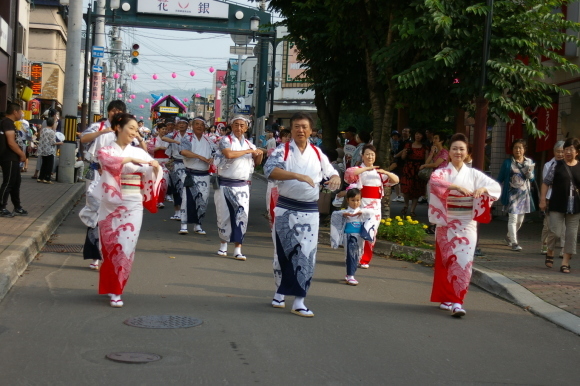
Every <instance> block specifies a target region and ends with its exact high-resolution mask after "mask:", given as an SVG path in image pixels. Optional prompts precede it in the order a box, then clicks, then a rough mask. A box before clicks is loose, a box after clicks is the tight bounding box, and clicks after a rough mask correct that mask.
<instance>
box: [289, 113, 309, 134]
mask: <svg viewBox="0 0 580 386" xmlns="http://www.w3.org/2000/svg"><path fill="white" fill-rule="evenodd" d="M302 119H306V120H307V121H308V123H310V129H311V130H314V120H313V119H312V117H311V116H310V114H307V113H295V114H294V115H292V118H290V127H292V123H293V122H294V121H299V120H302Z"/></svg>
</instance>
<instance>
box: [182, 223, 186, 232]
mask: <svg viewBox="0 0 580 386" xmlns="http://www.w3.org/2000/svg"><path fill="white" fill-rule="evenodd" d="M181 230H182V231H186V230H187V223H185V224H181Z"/></svg>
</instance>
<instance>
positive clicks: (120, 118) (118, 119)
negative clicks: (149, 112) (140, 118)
mask: <svg viewBox="0 0 580 386" xmlns="http://www.w3.org/2000/svg"><path fill="white" fill-rule="evenodd" d="M130 121H135V122H137V120H136V119H135V117H134V116H133V115H131V114H127V113H119V114H115V116H114V117H113V120H112V121H111V127H112V128H113V130H115V132H117V126H120V127H121V128H123V127H125V125H126V124H127V123H129V122H130Z"/></svg>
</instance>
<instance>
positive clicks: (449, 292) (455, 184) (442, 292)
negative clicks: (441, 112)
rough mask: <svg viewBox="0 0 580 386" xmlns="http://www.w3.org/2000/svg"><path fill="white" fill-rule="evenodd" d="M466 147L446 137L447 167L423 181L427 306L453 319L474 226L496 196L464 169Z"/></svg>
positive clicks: (458, 311) (489, 182) (460, 138)
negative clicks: (428, 245)
mask: <svg viewBox="0 0 580 386" xmlns="http://www.w3.org/2000/svg"><path fill="white" fill-rule="evenodd" d="M468 146H469V145H468V143H467V138H466V137H465V135H463V134H455V135H454V136H453V137H451V147H450V150H449V155H450V157H451V162H450V163H449V165H447V167H444V168H441V169H437V170H434V171H433V173H432V174H431V179H430V180H429V186H430V189H431V194H430V196H429V221H430V222H431V223H432V224H436V225H437V230H436V232H435V244H436V249H435V277H434V279H433V289H432V291H431V301H432V302H438V303H441V304H440V306H439V308H440V309H442V310H447V311H451V315H453V316H456V317H460V316H464V315H465V310H464V309H463V299H464V298H465V295H466V294H467V289H468V287H469V282H470V280H471V267H472V264H473V254H474V252H475V246H476V243H477V224H476V222H482V223H487V222H489V221H491V214H490V208H491V204H492V202H493V201H495V200H497V199H498V198H499V196H500V195H501V187H500V185H499V184H498V183H497V182H496V181H494V180H493V179H491V178H489V177H488V176H486V175H485V174H483V173H482V172H480V171H479V170H476V169H472V168H470V167H468V166H466V165H465V164H464V160H465V158H466V157H467V156H468Z"/></svg>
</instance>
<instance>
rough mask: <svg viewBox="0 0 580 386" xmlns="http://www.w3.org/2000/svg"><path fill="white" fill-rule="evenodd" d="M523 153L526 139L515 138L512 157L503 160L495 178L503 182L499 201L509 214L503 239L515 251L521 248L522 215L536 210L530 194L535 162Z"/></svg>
mask: <svg viewBox="0 0 580 386" xmlns="http://www.w3.org/2000/svg"><path fill="white" fill-rule="evenodd" d="M525 153H526V141H524V140H523V139H516V140H515V141H514V143H513V144H512V157H510V158H508V159H506V160H505V161H504V162H503V165H502V166H501V170H500V172H499V176H498V178H497V180H498V182H499V183H500V184H502V183H503V188H502V193H501V203H502V205H503V206H504V207H506V208H507V212H508V216H509V220H508V234H507V237H506V238H505V241H506V244H507V245H508V246H511V247H512V251H516V252H519V251H521V250H522V247H520V246H519V244H518V231H519V229H520V228H521V226H522V223H523V222H524V216H525V215H526V213H531V212H534V211H535V210H536V209H535V207H534V201H533V200H532V194H531V193H532V189H531V182H533V181H534V167H535V164H534V161H532V160H531V159H530V158H527V157H525V156H524V154H525Z"/></svg>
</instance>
